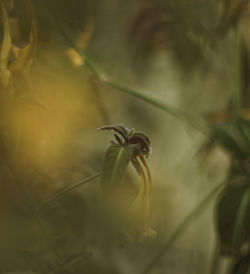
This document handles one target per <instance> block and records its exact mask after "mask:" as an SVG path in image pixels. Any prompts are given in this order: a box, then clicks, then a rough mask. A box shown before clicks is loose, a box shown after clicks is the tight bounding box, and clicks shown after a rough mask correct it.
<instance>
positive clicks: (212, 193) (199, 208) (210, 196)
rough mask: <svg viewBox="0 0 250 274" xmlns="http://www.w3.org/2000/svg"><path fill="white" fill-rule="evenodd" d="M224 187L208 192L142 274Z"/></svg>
mask: <svg viewBox="0 0 250 274" xmlns="http://www.w3.org/2000/svg"><path fill="white" fill-rule="evenodd" d="M223 187H224V183H223V184H220V185H218V186H216V187H215V188H214V189H212V191H210V192H209V193H208V194H207V196H206V197H205V198H204V199H203V200H202V201H201V202H200V203H199V204H198V205H197V206H196V207H195V208H194V209H193V210H192V211H191V213H190V214H189V215H188V216H187V217H186V218H185V219H184V221H183V222H182V223H181V224H180V225H179V226H178V227H177V229H176V230H175V232H174V233H173V234H172V236H170V238H169V240H168V241H167V243H166V244H165V245H164V246H163V247H162V248H161V249H160V250H159V251H158V252H157V254H156V255H155V257H154V258H153V259H152V261H151V262H150V263H149V264H148V265H147V267H146V268H145V270H144V271H143V272H142V273H143V274H148V273H149V272H150V271H151V270H152V269H153V268H154V267H155V266H156V264H157V262H158V261H159V260H160V259H161V258H162V256H163V255H164V254H165V253H166V252H167V251H168V249H169V248H170V247H172V246H173V244H174V243H175V242H176V240H177V239H178V238H179V237H180V236H181V235H182V234H183V232H185V231H186V229H187V228H188V227H189V226H190V225H191V224H192V223H193V221H194V220H195V219H196V218H197V217H198V216H199V215H200V214H201V213H202V212H203V210H204V209H205V208H206V207H207V206H208V205H209V203H210V202H211V201H212V199H213V198H214V196H215V195H216V194H217V193H218V192H219V191H220V190H221V189H222V188H223Z"/></svg>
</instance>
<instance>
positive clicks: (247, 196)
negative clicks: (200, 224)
mask: <svg viewBox="0 0 250 274" xmlns="http://www.w3.org/2000/svg"><path fill="white" fill-rule="evenodd" d="M249 219H250V186H249V185H244V186H240V187H239V186H237V187H230V188H229V189H227V190H225V191H224V192H223V194H222V195H221V197H220V198H219V202H218V205H217V210H216V225H217V231H218V236H219V240H220V245H221V252H222V254H230V255H232V254H236V253H238V252H239V251H240V249H241V247H242V244H244V243H245V241H247V239H248V237H249V236H250V222H249Z"/></svg>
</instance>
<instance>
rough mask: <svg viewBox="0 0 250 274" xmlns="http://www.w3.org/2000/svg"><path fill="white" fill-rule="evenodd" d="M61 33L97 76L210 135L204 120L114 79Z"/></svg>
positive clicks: (61, 31)
mask: <svg viewBox="0 0 250 274" xmlns="http://www.w3.org/2000/svg"><path fill="white" fill-rule="evenodd" d="M58 29H59V31H60V33H61V34H62V36H63V37H64V38H65V40H66V41H68V43H69V44H70V45H71V46H72V47H73V48H74V49H75V50H76V51H77V52H78V53H79V54H80V55H81V56H82V57H83V58H84V60H85V63H86V65H87V66H88V67H89V69H90V70H91V71H92V72H93V73H94V74H95V76H96V77H97V78H98V79H99V80H100V81H102V82H104V83H106V84H108V85H110V86H112V87H115V88H117V89H118V90H120V91H122V92H124V93H126V94H129V95H132V96H134V97H136V98H138V99H141V100H143V101H144V102H147V103H149V104H151V105H153V106H155V107H157V108H159V109H161V110H163V111H165V112H167V113H168V114H170V115H172V116H173V117H175V118H177V119H179V120H182V121H185V122H186V123H187V124H189V125H190V126H192V127H193V128H195V129H197V130H199V131H200V132H202V133H203V134H205V135H206V136H208V135H209V130H208V128H207V127H206V125H205V123H204V121H202V120H201V119H198V118H197V117H195V116H194V115H192V114H191V113H188V112H185V111H183V110H181V109H178V108H176V107H172V106H170V105H168V104H166V103H163V102H162V101H161V100H159V99H155V98H152V97H151V96H149V95H147V93H148V92H146V91H144V90H142V89H139V88H137V87H134V86H131V85H128V84H124V83H121V82H119V81H117V80H114V79H112V78H111V77H109V76H107V75H106V74H105V73H104V72H103V71H102V70H101V69H100V68H99V67H98V66H97V65H96V64H95V63H94V62H93V61H92V60H91V59H90V58H89V56H87V54H86V53H85V52H83V50H82V49H80V48H79V47H78V46H77V45H76V43H74V42H73V41H72V40H71V39H70V38H69V37H68V35H67V34H66V33H65V32H64V31H63V30H62V29H61V28H60V27H58Z"/></svg>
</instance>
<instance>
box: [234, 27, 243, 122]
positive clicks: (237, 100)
mask: <svg viewBox="0 0 250 274" xmlns="http://www.w3.org/2000/svg"><path fill="white" fill-rule="evenodd" d="M241 96H242V78H241V37H240V31H239V29H238V27H237V28H236V30H235V87H234V113H235V119H236V120H237V119H238V118H240V117H241V108H242V98H241Z"/></svg>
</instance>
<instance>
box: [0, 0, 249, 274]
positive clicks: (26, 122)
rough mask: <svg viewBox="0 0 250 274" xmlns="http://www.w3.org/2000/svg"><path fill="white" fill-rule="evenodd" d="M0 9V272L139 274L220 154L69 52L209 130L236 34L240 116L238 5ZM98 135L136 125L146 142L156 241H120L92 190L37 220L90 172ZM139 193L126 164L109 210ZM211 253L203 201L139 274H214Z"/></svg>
mask: <svg viewBox="0 0 250 274" xmlns="http://www.w3.org/2000/svg"><path fill="white" fill-rule="evenodd" d="M0 3H1V18H0V20H1V22H0V26H1V28H0V33H1V53H0V55H1V56H0V62H1V64H0V66H1V68H0V70H1V71H0V73H1V77H0V78H1V83H0V84H1V94H0V96H1V98H0V137H1V146H0V149H1V154H0V212H1V214H0V242H1V245H0V273H9V274H10V273H27V274H28V273H38V274H39V273H46V274H47V273H60V274H61V273H65V274H66V273H77V274H78V273H79V274H80V273H93V274H101V273H107V274H111V273H121V274H122V273H124V274H125V273H126V274H127V273H130V274H139V273H144V272H143V271H145V269H146V268H147V266H148V265H149V264H150V263H151V261H152V259H153V258H155V256H156V255H157V254H158V252H159V250H161V249H162V247H164V246H165V244H166V243H167V241H168V239H169V238H170V237H171V235H173V233H174V232H175V231H176V229H177V227H178V225H179V224H180V223H181V222H182V221H183V219H184V218H185V217H186V216H187V215H188V214H189V213H190V212H191V211H192V209H193V208H194V207H195V206H196V205H197V204H198V203H199V202H200V201H201V200H202V199H203V197H204V196H205V195H206V194H207V193H208V192H209V191H210V190H211V189H212V188H214V187H215V186H216V185H218V184H220V183H222V182H223V181H224V180H225V179H226V178H227V175H228V170H229V168H230V157H229V155H228V154H227V153H225V151H223V150H222V148H221V147H219V146H217V145H215V144H211V143H210V142H209V140H208V138H207V136H205V135H204V134H203V133H202V132H200V131H199V130H197V129H196V128H193V127H192V126H190V125H189V124H188V123H186V122H185V121H182V120H181V119H177V118H176V117H173V116H172V115H171V114H169V113H166V112H164V111H162V110H161V109H159V108H157V107H155V106H153V105H150V104H149V103H147V102H145V101H143V100H141V99H140V98H136V97H135V96H131V95H129V94H126V92H124V91H122V90H119V89H117V88H115V87H112V86H111V85H109V84H108V83H106V81H105V79H104V80H102V78H101V77H98V75H96V74H95V73H93V71H91V69H90V68H89V66H88V64H86V63H87V60H85V58H84V56H83V55H80V54H79V51H78V50H77V48H75V47H74V45H75V46H77V47H78V49H79V50H80V51H81V50H82V51H83V52H84V53H86V56H88V58H89V59H90V60H92V61H93V62H94V64H96V66H97V67H98V69H100V70H101V71H103V72H105V75H106V76H105V77H110V79H111V78H112V79H115V80H116V81H118V82H120V83H124V84H126V85H128V86H130V87H132V88H133V87H139V88H140V89H141V90H142V91H143V92H144V93H145V94H146V95H148V96H151V97H152V98H155V100H158V101H159V102H161V103H166V104H168V105H170V106H172V107H174V108H176V110H177V112H178V110H179V109H181V110H184V111H186V112H187V113H191V114H192V115H193V116H194V117H197V118H199V119H202V120H203V121H204V122H205V123H208V124H209V123H210V124H211V123H217V122H221V121H225V120H228V119H230V117H231V114H232V105H233V103H232V102H233V100H232V97H233V95H232V94H233V92H234V89H235V81H236V80H235V78H236V72H235V71H236V69H235V67H236V61H235V60H236V57H235V56H236V47H237V45H236V44H237V43H236V42H237V41H236V40H237V39H236V38H235V37H237V35H240V39H241V58H242V59H241V68H242V73H241V78H240V81H241V83H242V86H243V91H244V92H243V104H244V107H246V108H247V107H248V105H249V100H248V99H249V92H248V90H249V82H248V72H249V70H248V69H249V67H248V65H249V57H248V56H249V55H248V54H249V45H250V43H249V28H248V26H249V22H250V21H249V16H248V13H249V11H248V6H249V4H248V2H247V1H243V0H231V1H223V0H221V1H219V0H209V1H207V0H206V1H205V0H189V1H183V0H175V1H171V0H164V1H163V0H155V1H148V0H136V1H135V0H127V1H122V0H105V1H99V0H92V1H90V0H73V1H69V0H60V1H59V0H50V1H47V0H46V1H45V0H37V1H32V0H8V1H7V0H1V1H0ZM65 33H66V34H67V36H66V37H65V35H64V34H65ZM72 43H73V44H72ZM99 76H100V75H99ZM246 115H248V113H247V112H246ZM106 124H123V125H125V126H126V127H129V128H135V129H136V130H138V131H141V132H144V133H146V134H147V135H148V136H149V137H150V139H151V142H152V154H151V155H150V157H149V159H148V164H149V167H150V170H151V172H152V178H153V182H152V191H151V209H150V223H151V226H152V228H153V229H154V230H156V231H157V236H156V237H154V238H144V239H143V240H142V242H141V243H138V242H137V241H131V240H129V238H128V237H126V233H130V231H129V229H130V228H129V227H130V221H131V217H130V216H129V215H126V213H125V214H124V213H121V214H120V215H119V213H117V212H116V211H115V213H114V212H113V209H112V204H111V205H110V204H109V205H107V204H106V201H105V199H104V198H103V196H104V195H103V192H102V190H101V189H100V186H99V180H98V179H97V180H95V181H94V180H93V181H91V182H89V183H88V184H86V185H83V186H81V187H79V188H77V189H75V190H73V191H71V192H67V193H66V194H65V195H62V196H61V197H59V198H58V199H56V200H55V201H53V202H52V203H51V204H50V205H49V206H47V207H46V208H44V209H43V210H41V211H40V212H39V213H37V212H36V208H39V207H40V206H41V205H42V204H43V202H44V201H46V200H47V198H48V197H50V196H51V195H53V194H54V193H55V192H56V191H58V190H60V189H63V188H65V187H67V186H70V185H73V184H75V183H77V182H80V181H81V180H83V179H84V178H87V177H88V176H91V175H94V174H96V173H98V172H100V171H101V170H102V164H103V159H104V155H105V151H106V149H107V148H108V146H109V143H110V140H112V138H113V137H112V135H111V133H108V132H102V131H98V130H97V128H98V127H100V126H102V125H106ZM139 183H140V180H139V178H138V176H137V175H136V173H135V172H134V171H133V170H132V168H131V167H129V168H128V170H127V173H126V176H125V178H124V188H125V190H124V192H123V194H119V195H121V197H120V196H118V197H116V199H117V201H118V209H117V210H118V212H120V209H119V199H121V200H122V199H123V198H124V197H122V196H123V195H125V196H126V197H127V199H128V201H130V200H131V199H132V198H131V197H134V196H135V195H136V192H137V189H138V186H139ZM117 195H118V194H117ZM117 201H116V202H117ZM113 207H114V208H115V207H117V204H114V205H113ZM121 207H122V205H121ZM115 210H116V208H115ZM121 211H122V210H121ZM117 215H118V216H117ZM216 242H217V236H216V232H215V226H214V203H211V204H210V205H209V206H208V207H207V208H206V209H205V210H204V211H203V212H202V214H200V215H199V216H198V217H197V218H196V219H194V220H193V221H192V224H191V225H190V226H189V227H188V228H187V229H186V230H185V232H184V233H183V234H182V235H181V236H180V237H179V238H178V239H177V241H176V242H175V243H174V244H173V245H172V246H171V247H170V248H169V249H168V250H167V251H166V252H165V253H164V254H162V256H161V258H159V259H158V260H157V262H156V263H155V265H154V267H153V268H152V269H151V270H150V273H152V274H153V273H155V274H158V273H159V274H160V273H171V274H184V273H185V274H189V273H190V274H196V273H197V274H200V273H204V274H206V273H215V272H213V271H214V270H213V266H214V260H215V258H216V257H218V256H219V255H218V254H217V253H216V250H217V244H216ZM228 264H229V262H228V259H227V258H226V257H222V258H220V266H219V268H218V269H217V272H216V273H227V269H228Z"/></svg>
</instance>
